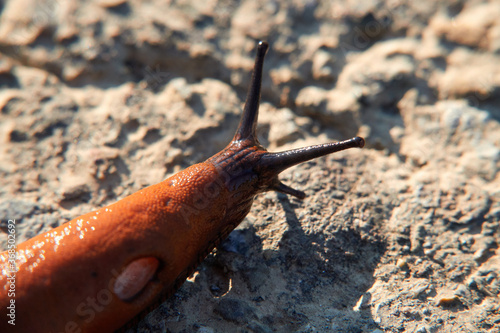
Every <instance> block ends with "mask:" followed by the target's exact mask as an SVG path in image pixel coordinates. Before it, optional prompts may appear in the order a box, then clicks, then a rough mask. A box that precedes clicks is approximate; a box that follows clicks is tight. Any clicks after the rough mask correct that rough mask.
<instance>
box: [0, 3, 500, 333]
mask: <svg viewBox="0 0 500 333" xmlns="http://www.w3.org/2000/svg"><path fill="white" fill-rule="evenodd" d="M499 17H500V2H499V1H465V0H456V1H453V0H448V1H440V2H435V1H431V0H421V1H397V0H396V1H345V2H344V1H327V0H323V1H322V0H304V1H299V0H295V1H287V0H274V1H269V0H266V1H251V0H242V1H231V0H220V1H217V0H214V1H207V2H203V1H196V0H185V1H160V0H150V1H126V0H93V1H71V0H45V1H42V0H9V1H5V2H0V87H1V90H0V112H1V113H0V134H1V135H0V176H1V178H2V180H3V181H2V186H1V188H0V218H1V223H2V225H3V226H5V224H6V223H7V220H8V219H16V221H17V222H18V224H17V225H18V229H17V231H18V236H19V241H22V240H26V239H28V238H30V237H33V236H34V235H36V234H38V233H41V232H43V231H46V230H49V229H51V228H52V227H55V226H58V225H60V224H62V223H64V222H65V221H68V220H70V219H72V218H74V217H76V216H78V215H80V214H82V213H86V212H88V211H91V210H94V209H96V208H98V207H102V206H104V205H107V204H111V203H113V202H115V201H116V200H118V199H120V198H123V197H124V196H126V195H128V194H131V193H133V192H135V191H137V190H139V189H141V188H143V187H144V186H147V185H150V184H154V183H157V182H160V181H161V180H163V179H164V178H165V177H167V176H169V175H171V174H173V173H175V172H177V171H179V170H181V169H183V168H186V167H187V166H189V165H191V164H194V163H197V162H200V161H203V160H204V159H206V158H208V157H209V156H211V155H212V154H214V153H216V152H217V151H219V150H220V149H221V148H223V147H224V146H225V145H226V144H227V143H228V142H229V140H230V139H231V138H232V135H233V133H234V131H235V129H236V126H237V123H238V120H239V115H240V111H241V107H242V103H243V101H244V98H245V93H246V89H247V84H248V81H249V76H250V72H251V68H252V65H253V57H254V50H255V45H256V41H257V40H259V39H263V40H267V41H268V42H269V43H270V45H271V49H270V51H269V52H268V55H267V59H266V63H265V67H264V83H263V92H262V106H261V115H260V122H259V135H260V140H261V143H263V144H264V145H265V146H266V147H268V148H269V150H274V151H276V150H285V149H289V148H293V147H301V146H304V145H309V144H315V143H322V142H328V141H334V140H341V139H346V138H349V137H351V136H354V135H361V136H364V137H365V139H366V142H367V146H366V147H365V148H364V149H363V150H351V151H346V152H342V153H338V154H335V155H332V156H328V157H325V158H321V159H318V160H315V161H313V162H309V163H305V164H303V165H300V166H298V167H295V168H293V169H291V170H289V171H287V172H286V173H284V174H283V176H282V179H283V180H284V182H285V183H287V184H289V185H293V187H295V188H298V189H301V190H304V191H305V192H306V193H307V195H308V197H307V198H306V199H305V200H304V201H299V200H296V199H294V198H290V197H287V196H285V195H281V194H276V193H266V194H263V195H259V196H258V197H257V199H256V202H255V204H254V206H253V209H252V212H251V213H250V214H249V215H248V217H247V218H246V219H245V221H244V222H243V223H242V225H240V227H238V229H237V230H236V231H234V232H233V233H232V234H231V235H230V237H229V239H228V240H227V241H226V242H225V243H224V244H223V245H222V246H221V247H219V249H217V251H216V252H214V253H212V254H211V255H210V256H209V257H208V258H207V259H206V260H205V261H204V262H203V263H202V264H201V265H200V267H199V270H198V271H197V272H196V273H195V274H194V276H192V278H190V279H189V280H188V281H187V282H186V283H185V284H184V285H183V286H182V288H181V289H180V290H179V291H178V292H177V293H176V294H175V296H173V297H172V298H171V299H170V300H168V301H167V302H165V303H164V304H163V305H161V306H160V307H159V308H157V309H156V310H155V311H154V312H153V313H151V314H150V315H149V316H147V317H146V318H145V319H144V320H142V321H141V322H140V323H139V324H138V325H137V326H136V327H135V328H134V329H131V330H129V332H198V333H202V332H203V333H209V332H353V333H354V332H371V333H377V332H379V333H380V332H419V333H425V332H443V333H444V332H492V333H493V332H499V331H500V297H499V293H500V249H499V248H498V244H499V242H500V228H499V220H500V173H499V168H500V123H499V122H500V20H499V19H498V18H499ZM0 243H1V246H2V248H3V247H5V244H6V235H5V234H3V233H2V234H0Z"/></svg>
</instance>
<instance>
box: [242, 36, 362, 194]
mask: <svg viewBox="0 0 500 333" xmlns="http://www.w3.org/2000/svg"><path fill="white" fill-rule="evenodd" d="M268 48H269V44H268V43H267V42H263V41H261V42H259V43H258V45H257V55H256V57H255V65H254V69H253V73H252V79H251V81H250V87H249V90H248V94H247V98H246V102H245V107H244V109H243V114H242V116H241V120H240V124H239V126H238V129H237V130H236V134H235V135H234V138H233V141H240V142H242V141H243V142H245V143H244V146H246V147H248V146H257V147H259V150H261V153H262V154H261V156H260V159H259V161H258V162H257V163H256V165H255V169H256V171H257V173H259V174H260V176H261V177H262V178H268V179H269V178H271V179H270V181H268V182H267V184H268V185H267V186H266V190H274V191H278V192H282V193H286V194H290V195H292V196H295V197H297V198H299V199H303V198H304V197H305V193H304V192H302V191H299V190H295V189H293V188H291V187H289V186H287V185H285V184H283V183H282V182H281V181H280V180H279V179H278V174H279V173H280V172H282V171H283V170H285V169H287V168H289V167H291V166H294V165H296V164H299V163H302V162H306V161H309V160H312V159H314V158H317V157H320V156H324V155H328V154H331V153H335V152H338V151H341V150H345V149H349V148H363V146H364V145H365V140H364V139H363V138H361V137H354V138H352V139H349V140H345V141H340V142H331V143H325V144H320V145H314V146H309V147H304V148H298V149H292V150H287V151H283V152H277V153H271V152H267V151H266V150H265V149H264V148H262V147H261V146H260V144H259V141H258V140H257V135H256V129H257V120H258V116H259V104H260V91H261V86H262V68H263V65H264V57H265V55H266V53H267V50H268ZM264 175H266V176H267V177H265V176H264Z"/></svg>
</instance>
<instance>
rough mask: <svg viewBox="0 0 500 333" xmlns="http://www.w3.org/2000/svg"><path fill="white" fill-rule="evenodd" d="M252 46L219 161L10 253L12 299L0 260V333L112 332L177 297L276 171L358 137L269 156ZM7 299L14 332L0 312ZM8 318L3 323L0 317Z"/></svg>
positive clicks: (357, 143)
mask: <svg viewBox="0 0 500 333" xmlns="http://www.w3.org/2000/svg"><path fill="white" fill-rule="evenodd" d="M266 51H267V43H264V42H260V43H259V46H258V50H257V58H256V62H255V69H254V72H253V76H252V82H251V87H250V91H249V95H248V97H247V101H246V105H245V110H244V113H243V116H242V120H241V122H240V126H239V128H238V130H237V132H236V135H235V137H234V139H233V141H232V142H231V143H230V144H229V145H228V146H227V147H226V148H225V149H224V150H223V151H221V152H220V153H218V154H216V155H214V156H213V157H211V158H209V159H208V160H207V161H205V162H203V163H199V164H196V165H193V166H191V167H189V168H187V169H185V170H183V171H181V172H179V173H177V174H175V175H173V176H171V177H169V178H168V179H166V180H164V181H163V182H161V183H159V184H156V185H153V186H150V187H147V188H145V189H142V190H140V191H138V192H136V193H134V194H132V195H130V196H128V197H126V198H124V199H122V200H120V201H118V202H116V203H114V204H112V205H110V206H107V207H104V208H101V209H99V210H96V211H94V212H91V213H88V214H85V215H82V216H80V217H78V218H76V219H74V220H71V221H69V222H67V223H65V224H63V225H61V226H59V227H58V228H55V229H53V230H51V231H48V232H45V233H43V234H40V235H38V236H36V237H34V238H32V239H30V240H28V241H26V242H24V243H22V244H19V245H17V248H16V255H17V258H16V260H15V263H16V266H17V272H16V273H15V297H10V296H8V294H9V293H8V292H7V291H8V290H9V288H10V287H11V281H12V279H9V277H11V276H12V274H14V273H10V266H9V264H10V262H9V253H8V251H5V252H3V253H0V269H1V270H2V274H1V275H0V307H1V309H2V311H1V314H2V318H1V319H0V332H54V333H56V332H57V333H59V332H72V333H73V332H113V331H114V330H117V329H119V328H120V327H122V326H123V325H124V324H126V323H127V322H128V321H130V320H131V319H132V318H134V317H135V316H137V315H138V314H139V313H141V312H144V311H147V309H148V308H149V307H150V306H151V305H152V304H155V302H157V301H158V300H161V299H163V298H164V297H165V296H168V295H170V294H172V293H173V292H175V290H176V289H177V288H178V287H179V286H180V285H181V284H182V283H183V282H184V280H185V279H186V278H187V277H188V276H189V274H191V273H192V271H193V270H194V269H195V268H196V266H197V265H198V264H199V263H200V262H201V261H202V260H203V259H204V258H205V256H206V255H207V254H208V253H210V251H211V250H212V249H213V248H214V247H215V246H217V245H218V244H219V243H220V242H221V241H222V240H223V239H224V238H225V237H226V236H227V235H228V234H229V233H230V232H231V231H232V230H233V229H234V228H235V227H236V226H237V225H238V224H239V223H240V222H241V221H242V220H243V219H244V217H245V216H246V215H247V214H248V212H249V211H250V208H251V206H252V203H253V199H254V197H255V195H257V194H258V193H261V192H264V191H269V190H277V191H281V192H284V193H288V194H291V195H294V196H296V197H299V198H303V197H304V193H303V192H301V191H298V190H294V189H292V188H290V187H288V186H286V185H284V184H282V183H281V182H280V181H279V180H278V177H277V176H278V174H279V173H280V172H281V171H283V170H284V169H286V168H288V167H290V166H292V165H295V164H298V163H301V162H303V161H307V160H310V159H312V158H316V157H318V156H323V155H326V154H329V153H332V152H335V151H339V150H343V149H347V148H351V147H362V146H363V145H364V140H363V139H362V138H353V139H350V140H346V141H342V142H338V143H330V144H324V145H318V146H313V147H306V148H300V149H296V150H291V151H286V152H281V153H269V152H267V151H266V150H265V149H264V148H263V147H262V146H261V145H260V144H259V142H258V140H257V138H256V136H255V127H256V123H257V114H258V104H259V100H260V82H261V78H262V65H263V59H264V55H265V53H266ZM12 299H14V300H15V309H16V316H15V326H13V325H11V324H9V323H8V318H9V317H7V316H6V314H7V313H6V311H8V309H7V307H8V306H9V305H10V304H11V302H12ZM6 318H7V319H6Z"/></svg>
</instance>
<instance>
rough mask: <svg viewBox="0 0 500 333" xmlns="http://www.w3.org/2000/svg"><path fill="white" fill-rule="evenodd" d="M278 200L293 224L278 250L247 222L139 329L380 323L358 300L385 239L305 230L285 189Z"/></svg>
mask: <svg viewBox="0 0 500 333" xmlns="http://www.w3.org/2000/svg"><path fill="white" fill-rule="evenodd" d="M278 201H279V203H280V204H281V206H282V208H283V210H284V212H285V219H286V223H287V224H288V227H287V230H286V231H285V232H284V233H283V234H282V236H281V239H280V241H279V245H278V246H277V249H272V250H269V249H267V250H265V249H264V248H263V241H262V239H261V238H260V237H259V236H258V233H257V229H256V228H255V226H254V225H252V224H250V223H248V220H247V221H244V222H243V226H242V227H241V228H239V229H237V230H235V231H233V232H232V233H231V234H230V236H229V237H228V238H227V239H226V240H225V241H224V242H223V243H222V244H221V245H220V246H219V247H218V249H217V251H216V252H215V254H214V253H212V254H211V255H209V256H208V257H207V259H206V260H205V261H204V262H203V263H202V264H201V265H200V267H199V268H198V270H197V277H196V278H195V279H194V283H189V282H188V283H185V284H184V285H183V286H182V288H181V289H180V290H179V291H178V292H177V293H176V294H175V295H174V296H173V297H171V298H170V299H169V300H167V301H166V302H165V303H163V304H162V305H161V306H160V307H159V308H158V309H157V310H155V311H154V312H153V313H152V315H151V316H150V317H149V319H147V320H143V321H142V322H141V323H140V324H139V326H138V329H137V332H165V330H167V331H168V332H188V331H191V329H192V328H193V327H195V328H196V327H197V329H199V328H201V327H203V326H208V327H210V328H212V329H214V331H215V332H219V331H225V330H230V331H232V330H236V329H242V328H244V329H246V331H248V332H289V331H291V332H295V331H301V330H302V329H303V328H304V327H306V326H307V325H311V326H312V327H315V328H316V329H318V331H326V330H328V331H332V328H334V327H337V332H363V331H366V330H367V329H368V330H369V331H371V330H373V329H375V328H377V325H376V323H375V322H374V320H373V318H372V316H371V312H370V309H369V308H363V307H361V309H359V307H357V306H356V304H357V303H358V301H359V299H360V298H361V297H362V296H363V300H364V301H366V300H367V299H369V295H367V294H366V291H367V290H368V289H369V288H370V287H371V286H372V285H373V283H374V280H375V279H374V277H373V274H374V270H375V267H376V266H377V264H378V262H379V261H380V258H381V256H382V255H383V253H384V252H385V244H384V243H383V242H381V241H373V240H363V239H362V237H361V235H360V234H359V233H357V232H356V231H354V230H352V229H349V228H346V227H343V226H341V225H339V226H334V227H332V228H329V227H328V230H324V229H322V230H318V231H317V232H316V231H314V232H311V233H307V232H305V231H304V229H303V227H302V224H301V221H300V220H299V218H298V217H297V214H296V212H295V209H296V208H297V207H298V204H296V203H294V202H293V201H290V199H289V198H288V197H287V196H286V195H282V194H278ZM311 223H314V222H311ZM311 229H312V228H311ZM192 280H193V279H192ZM354 308H356V310H354ZM311 309H314V310H311ZM193 311H196V315H194V316H193V313H192V312H193ZM318 318H320V319H318ZM318 325H321V326H318ZM208 327H207V329H208ZM197 329H194V330H193V331H197ZM333 332H335V330H333Z"/></svg>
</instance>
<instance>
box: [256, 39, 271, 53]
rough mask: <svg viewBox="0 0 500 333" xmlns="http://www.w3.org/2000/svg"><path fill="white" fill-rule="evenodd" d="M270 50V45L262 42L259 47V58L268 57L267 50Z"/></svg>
mask: <svg viewBox="0 0 500 333" xmlns="http://www.w3.org/2000/svg"><path fill="white" fill-rule="evenodd" d="M268 48H269V43H268V42H265V41H263V40H261V41H260V42H259V44H258V45H257V54H258V56H259V57H263V56H265V55H266V52H267V49H268Z"/></svg>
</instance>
